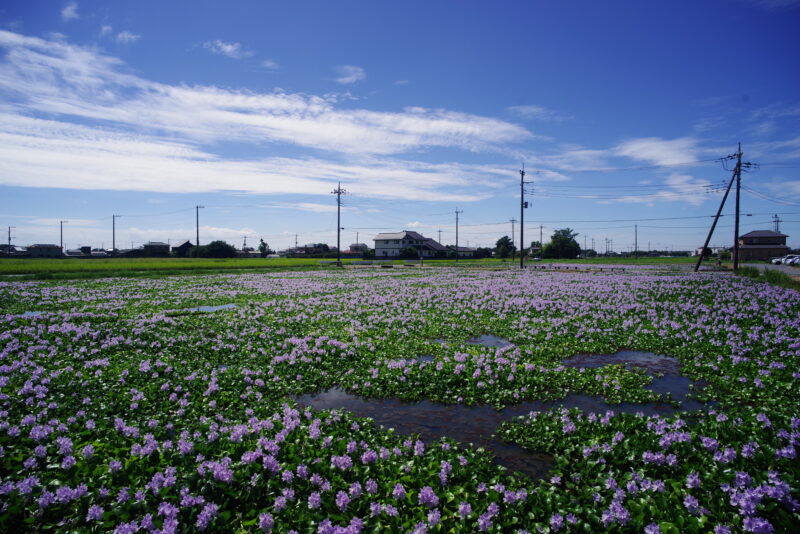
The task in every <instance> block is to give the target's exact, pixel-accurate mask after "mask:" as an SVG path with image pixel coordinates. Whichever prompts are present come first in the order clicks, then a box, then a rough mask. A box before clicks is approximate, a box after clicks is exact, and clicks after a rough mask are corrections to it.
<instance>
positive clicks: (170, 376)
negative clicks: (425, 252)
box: [0, 268, 800, 534]
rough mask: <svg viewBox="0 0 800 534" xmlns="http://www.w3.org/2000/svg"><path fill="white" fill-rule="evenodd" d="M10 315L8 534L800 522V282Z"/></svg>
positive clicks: (67, 287)
mask: <svg viewBox="0 0 800 534" xmlns="http://www.w3.org/2000/svg"><path fill="white" fill-rule="evenodd" d="M0 326H1V328H0V507H1V508H2V513H1V514H0V531H3V532H22V531H75V532H106V531H116V532H178V531H183V532H193V531H205V532H259V531H263V532H298V533H300V532H321V533H334V532H483V531H485V532H603V531H611V532H617V531H619V532H646V533H649V534H653V533H657V532H662V533H668V532H716V533H724V532H796V531H797V528H798V527H797V525H798V524H800V502H799V501H800V467H799V466H800V462H798V458H797V448H798V438H799V437H800V428H798V427H800V410H798V402H799V401H800V365H798V357H800V293H798V292H796V291H793V290H789V289H782V288H778V287H774V286H770V285H767V284H764V283H760V282H754V281H751V280H749V279H744V278H738V277H731V276H720V275H713V274H700V275H687V274H680V273H667V272H659V271H658V270H656V269H650V270H646V271H645V270H641V271H630V270H628V271H626V272H625V273H619V272H617V273H608V272H605V273H602V272H595V273H586V272H543V271H537V272H524V273H520V272H514V271H510V272H509V271H477V270H476V271H469V270H464V269H447V268H442V269H413V270H404V271H397V270H348V271H325V272H312V271H306V272H290V273H271V274H235V275H215V276H191V277H189V276H184V277H174V278H163V279H146V280H132V279H128V280H124V279H101V280H91V281H79V282H58V283H55V282H0ZM365 416H367V417H365ZM470 443H471V444H472V445H470ZM526 459H532V463H531V462H528V463H526V461H525V460H526ZM534 460H535V461H534Z"/></svg>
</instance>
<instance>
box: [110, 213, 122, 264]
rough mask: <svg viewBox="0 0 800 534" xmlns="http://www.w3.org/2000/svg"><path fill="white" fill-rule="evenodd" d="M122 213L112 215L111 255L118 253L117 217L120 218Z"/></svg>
mask: <svg viewBox="0 0 800 534" xmlns="http://www.w3.org/2000/svg"><path fill="white" fill-rule="evenodd" d="M120 217H121V216H120V215H112V216H111V255H112V256H116V255H117V219H119V218H120Z"/></svg>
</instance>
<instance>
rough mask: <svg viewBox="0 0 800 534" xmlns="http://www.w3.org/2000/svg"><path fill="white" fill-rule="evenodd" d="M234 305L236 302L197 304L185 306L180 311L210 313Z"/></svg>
mask: <svg viewBox="0 0 800 534" xmlns="http://www.w3.org/2000/svg"><path fill="white" fill-rule="evenodd" d="M236 307H237V305H236V304H220V305H219V306H197V307H196V308H186V309H185V310H181V311H190V312H204V313H211V312H215V311H219V310H230V309H233V308H236Z"/></svg>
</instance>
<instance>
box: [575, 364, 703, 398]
mask: <svg viewBox="0 0 800 534" xmlns="http://www.w3.org/2000/svg"><path fill="white" fill-rule="evenodd" d="M562 363H563V364H564V365H565V366H567V367H587V368H596V367H603V366H604V365H624V366H626V367H628V368H631V367H637V368H640V369H644V370H645V372H647V374H649V375H652V376H655V377H656V378H653V381H652V382H651V383H650V384H649V385H648V386H647V389H649V390H650V391H653V392H655V393H659V394H661V395H669V397H670V398H671V399H672V400H675V401H678V402H680V403H681V408H682V409H684V410H699V409H701V408H703V407H704V406H703V404H701V403H699V402H697V401H695V400H691V399H687V396H688V395H689V394H690V393H691V392H692V391H693V390H697V389H702V388H704V387H705V385H706V384H705V382H702V381H698V382H695V381H694V380H692V379H691V378H688V377H685V376H682V375H681V374H680V371H681V362H680V361H679V360H678V359H677V358H673V357H672V356H663V355H660V354H653V353H652V352H641V351H633V350H623V351H620V352H617V353H616V354H578V355H577V356H572V357H570V358H566V359H564V360H562Z"/></svg>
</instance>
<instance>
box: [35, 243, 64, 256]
mask: <svg viewBox="0 0 800 534" xmlns="http://www.w3.org/2000/svg"><path fill="white" fill-rule="evenodd" d="M28 252H30V254H31V258H60V257H61V247H59V246H58V245H51V244H35V245H31V246H29V247H28Z"/></svg>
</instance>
